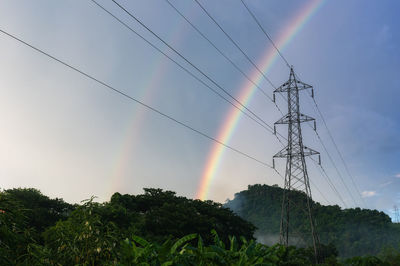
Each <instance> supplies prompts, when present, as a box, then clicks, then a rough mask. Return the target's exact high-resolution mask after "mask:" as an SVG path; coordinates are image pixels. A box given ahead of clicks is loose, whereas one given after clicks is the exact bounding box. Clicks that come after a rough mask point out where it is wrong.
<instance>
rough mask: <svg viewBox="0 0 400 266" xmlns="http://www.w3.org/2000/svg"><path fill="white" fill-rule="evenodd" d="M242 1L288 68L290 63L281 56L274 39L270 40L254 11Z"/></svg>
mask: <svg viewBox="0 0 400 266" xmlns="http://www.w3.org/2000/svg"><path fill="white" fill-rule="evenodd" d="M240 1H241V2H242V4H243V5H244V7H245V8H246V9H247V11H248V12H249V14H250V15H251V17H252V18H253V19H254V21H255V22H256V23H257V25H258V27H259V28H260V29H261V31H262V32H263V33H264V35H265V36H266V37H267V38H268V40H269V41H270V42H271V43H272V46H274V48H275V49H276V51H277V52H278V54H279V56H280V57H281V58H282V60H283V61H285V63H286V66H287V67H288V68H290V64H289V62H288V61H287V60H286V58H285V57H284V56H283V54H282V53H281V51H280V50H279V48H278V47H277V46H276V45H275V43H274V41H273V40H272V38H271V37H270V36H269V34H268V33H267V32H266V31H265V30H264V27H263V26H262V25H261V23H260V22H259V21H258V19H257V17H256V16H255V15H254V13H253V12H252V11H251V10H250V8H249V7H248V6H247V5H246V3H245V2H244V1H243V0H240Z"/></svg>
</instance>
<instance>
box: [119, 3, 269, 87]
mask: <svg viewBox="0 0 400 266" xmlns="http://www.w3.org/2000/svg"><path fill="white" fill-rule="evenodd" d="M113 1H114V0H113ZM194 1H195V2H196V3H197V4H198V5H199V6H200V8H201V9H202V10H203V11H204V13H206V14H207V16H208V17H209V18H210V19H211V20H212V21H213V22H214V24H215V25H217V27H218V28H219V29H220V30H221V31H222V32H223V33H224V34H225V36H226V37H227V38H228V39H229V40H230V41H231V42H232V43H233V45H235V47H236V48H237V49H238V50H239V51H240V52H241V53H242V54H243V55H244V57H246V59H247V60H248V61H249V62H250V63H251V64H252V65H253V66H254V68H255V69H257V71H258V72H259V73H260V74H261V75H262V76H263V78H264V79H265V80H266V81H268V83H269V84H270V85H271V86H272V87H273V88H274V89H276V87H275V86H274V84H273V83H272V81H271V80H270V79H269V78H268V77H267V76H266V75H265V74H264V72H262V71H261V70H260V68H259V67H258V66H257V65H256V64H255V63H254V62H253V60H252V59H251V58H250V57H249V56H248V55H247V54H246V53H245V52H244V51H243V49H242V48H240V46H239V45H238V44H237V43H236V42H235V41H234V40H233V39H232V37H231V36H230V35H229V34H228V33H227V32H226V31H225V30H224V29H223V28H222V26H221V25H220V24H219V23H218V22H217V21H216V20H215V19H214V18H213V16H211V14H210V13H209V12H208V11H207V9H205V8H204V7H203V6H202V5H201V4H200V2H199V1H198V0H194Z"/></svg>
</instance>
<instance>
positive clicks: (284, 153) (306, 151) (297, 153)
mask: <svg viewBox="0 0 400 266" xmlns="http://www.w3.org/2000/svg"><path fill="white" fill-rule="evenodd" d="M303 155H304V156H311V155H320V153H319V152H318V151H316V150H313V149H311V148H309V147H306V146H304V147H303V152H301V151H291V152H289V148H288V147H287V146H286V147H285V148H283V149H282V150H280V151H279V152H278V153H276V154H275V155H274V156H273V158H287V157H289V156H291V157H301V156H303Z"/></svg>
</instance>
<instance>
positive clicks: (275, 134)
mask: <svg viewBox="0 0 400 266" xmlns="http://www.w3.org/2000/svg"><path fill="white" fill-rule="evenodd" d="M274 135H276V125H275V124H274Z"/></svg>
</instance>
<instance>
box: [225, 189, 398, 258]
mask: <svg viewBox="0 0 400 266" xmlns="http://www.w3.org/2000/svg"><path fill="white" fill-rule="evenodd" d="M291 197H292V201H293V202H295V204H296V207H297V206H299V207H300V206H302V207H304V206H305V202H306V198H305V195H304V194H303V193H301V192H296V191H294V192H292V194H291ZM281 201H282V189H281V188H279V187H278V186H267V185H252V186H248V189H247V190H245V191H241V192H239V193H236V194H235V197H234V199H233V200H231V201H228V202H227V203H226V204H225V206H226V207H229V208H231V209H232V210H234V211H235V212H236V213H237V214H238V215H239V216H240V217H242V218H243V219H245V220H247V221H249V222H251V223H253V224H254V225H255V226H257V228H258V230H257V232H256V236H257V239H258V240H259V241H261V242H264V243H267V244H271V242H273V241H276V240H277V236H278V235H279V226H280V218H281V216H280V215H281V206H282V205H281V204H282V203H281ZM312 208H313V212H314V216H315V220H316V224H317V230H318V232H319V236H320V240H321V242H322V243H324V244H329V243H331V244H333V245H334V246H336V247H337V249H338V251H339V255H340V256H341V257H350V256H363V255H378V254H379V253H380V252H382V248H383V247H398V246H399V245H400V224H394V223H392V222H391V219H390V217H389V216H387V215H386V214H385V213H383V212H379V211H376V210H367V209H360V208H355V209H344V210H343V209H341V208H340V207H339V206H337V205H334V206H322V205H320V204H319V203H317V202H312ZM291 214H292V216H291V217H292V218H291V221H293V223H294V224H295V225H296V226H295V227H296V229H297V230H298V231H300V232H299V233H303V234H302V235H304V236H308V235H309V234H308V231H307V230H309V229H308V228H309V222H308V220H307V217H306V216H305V215H304V214H303V213H302V211H301V208H294V209H293V212H292V213H291Z"/></svg>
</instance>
